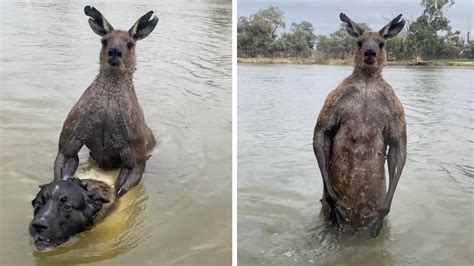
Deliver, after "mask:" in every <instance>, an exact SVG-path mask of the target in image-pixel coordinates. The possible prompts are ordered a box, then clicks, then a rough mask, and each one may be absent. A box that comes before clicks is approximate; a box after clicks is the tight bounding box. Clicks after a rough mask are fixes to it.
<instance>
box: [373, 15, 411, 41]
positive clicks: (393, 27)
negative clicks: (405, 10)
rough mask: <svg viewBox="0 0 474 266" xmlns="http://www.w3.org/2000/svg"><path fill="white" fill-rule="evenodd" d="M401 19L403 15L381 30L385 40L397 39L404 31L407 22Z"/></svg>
mask: <svg viewBox="0 0 474 266" xmlns="http://www.w3.org/2000/svg"><path fill="white" fill-rule="evenodd" d="M401 18H402V14H400V15H398V16H397V17H396V18H394V19H392V21H390V22H389V23H388V24H387V25H385V26H384V27H383V28H382V29H381V30H379V34H380V35H381V36H382V37H384V38H385V39H389V38H392V37H395V36H396V35H397V34H398V33H400V31H401V30H402V29H403V26H405V20H403V19H402V20H400V19H401Z"/></svg>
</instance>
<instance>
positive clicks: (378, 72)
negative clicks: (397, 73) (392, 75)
mask: <svg viewBox="0 0 474 266" xmlns="http://www.w3.org/2000/svg"><path fill="white" fill-rule="evenodd" d="M352 76H353V77H354V78H356V79H358V80H366V81H370V80H376V79H381V78H382V68H372V67H355V68H354V71H353V72H352Z"/></svg>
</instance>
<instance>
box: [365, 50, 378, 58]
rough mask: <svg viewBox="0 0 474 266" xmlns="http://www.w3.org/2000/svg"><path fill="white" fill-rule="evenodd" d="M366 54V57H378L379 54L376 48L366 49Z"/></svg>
mask: <svg viewBox="0 0 474 266" xmlns="http://www.w3.org/2000/svg"><path fill="white" fill-rule="evenodd" d="M364 56H365V57H376V56H377V53H376V52H375V51H374V50H372V49H367V50H365V52H364Z"/></svg>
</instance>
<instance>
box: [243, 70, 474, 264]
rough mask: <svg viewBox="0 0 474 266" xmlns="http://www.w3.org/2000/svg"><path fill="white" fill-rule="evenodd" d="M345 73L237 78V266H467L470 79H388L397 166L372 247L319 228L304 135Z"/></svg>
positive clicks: (314, 178) (472, 187)
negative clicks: (399, 123) (403, 133)
mask: <svg viewBox="0 0 474 266" xmlns="http://www.w3.org/2000/svg"><path fill="white" fill-rule="evenodd" d="M351 71H352V67H350V66H320V65H311V66H309V65H308V66H307V65H244V64H241V65H239V66H238V262H239V265H254V264H265V265H312V264H316V265H472V264H474V255H473V254H474V253H473V250H474V246H473V241H474V240H473V239H474V234H473V223H474V222H473V193H474V157H473V156H474V124H473V116H474V110H473V109H474V88H473V87H474V86H473V85H474V84H473V77H474V69H464V68H410V67H387V68H386V69H385V70H384V78H385V79H386V80H387V81H388V83H389V84H391V85H392V87H393V88H394V89H395V91H396V94H397V95H398V97H399V98H400V100H401V102H402V103H403V105H404V107H405V112H406V120H407V128H408V151H407V152H408V158H407V163H406V165H405V169H404V171H403V174H402V176H401V179H400V182H399V185H398V188H397V191H396V193H395V197H394V200H393V203H392V209H391V212H390V214H389V215H388V216H387V218H386V221H385V225H384V228H383V229H382V232H381V234H380V235H379V237H378V238H377V239H369V240H367V239H364V238H360V237H355V236H350V235H338V234H335V233H334V232H333V230H331V229H330V228H327V227H326V226H324V225H323V223H322V221H321V220H320V218H319V210H320V207H321V205H320V202H319V199H320V198H321V195H322V191H323V188H322V180H321V176H320V172H319V168H318V166H317V163H316V159H315V157H314V154H313V150H312V137H313V129H314V125H315V123H316V119H317V116H318V114H319V111H320V110H321V107H322V105H323V102H324V99H325V98H326V96H327V95H328V93H329V92H330V91H331V90H332V89H334V88H335V87H336V86H337V85H338V83H339V82H340V81H342V79H343V78H345V77H346V76H348V75H349V74H350V73H351Z"/></svg>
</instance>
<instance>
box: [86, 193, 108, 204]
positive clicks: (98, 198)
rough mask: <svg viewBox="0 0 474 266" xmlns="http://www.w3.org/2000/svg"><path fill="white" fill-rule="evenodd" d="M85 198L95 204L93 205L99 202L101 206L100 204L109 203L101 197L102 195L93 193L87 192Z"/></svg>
mask: <svg viewBox="0 0 474 266" xmlns="http://www.w3.org/2000/svg"><path fill="white" fill-rule="evenodd" d="M87 197H89V200H91V201H92V202H95V203H98V202H100V203H101V204H102V203H109V202H110V201H109V200H108V199H106V198H105V197H104V196H102V194H100V193H97V192H94V191H89V192H88V193H87Z"/></svg>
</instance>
